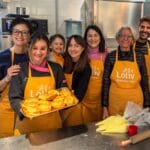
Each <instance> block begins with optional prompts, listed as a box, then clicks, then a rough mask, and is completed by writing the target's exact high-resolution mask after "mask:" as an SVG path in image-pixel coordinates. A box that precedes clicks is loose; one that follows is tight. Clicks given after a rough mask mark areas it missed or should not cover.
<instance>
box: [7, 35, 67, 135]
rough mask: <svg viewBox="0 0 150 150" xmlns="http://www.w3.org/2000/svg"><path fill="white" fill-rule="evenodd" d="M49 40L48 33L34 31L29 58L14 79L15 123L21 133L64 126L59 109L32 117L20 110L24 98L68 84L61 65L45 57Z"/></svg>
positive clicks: (12, 92)
mask: <svg viewBox="0 0 150 150" xmlns="http://www.w3.org/2000/svg"><path fill="white" fill-rule="evenodd" d="M48 44H49V42H48V38H47V36H46V35H44V34H40V33H35V34H34V35H33V38H32V39H31V44H30V47H29V57H30V61H29V62H27V63H24V64H22V65H21V70H20V72H19V74H18V75H17V76H15V77H14V78H12V81H11V85H10V92H9V97H10V102H11V105H12V107H13V109H14V110H15V111H16V113H17V115H18V116H19V117H17V121H16V126H15V127H16V128H17V129H19V131H20V133H21V134H24V133H31V132H36V131H45V130H52V129H57V128H61V127H62V123H61V118H60V115H59V112H58V111H56V112H53V113H50V114H47V115H42V116H40V117H35V118H33V119H32V120H30V119H28V118H25V117H24V116H23V114H22V113H21V110H20V102H21V100H23V99H27V98H31V97H36V96H37V95H39V94H44V93H47V92H48V91H49V90H50V89H56V88H60V87H64V86H66V84H65V83H64V81H65V79H64V75H63V71H62V68H61V67H60V66H59V65H58V64H55V63H52V62H48V61H47V60H46V56H47V52H48V46H49V45H48Z"/></svg>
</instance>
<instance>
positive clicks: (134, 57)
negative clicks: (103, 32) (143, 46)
mask: <svg viewBox="0 0 150 150" xmlns="http://www.w3.org/2000/svg"><path fill="white" fill-rule="evenodd" d="M133 47H134V48H133V50H132V52H133V61H134V62H136V54H135V46H134V45H133ZM117 60H118V49H117V50H116V61H117Z"/></svg>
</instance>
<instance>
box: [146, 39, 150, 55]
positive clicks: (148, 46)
mask: <svg viewBox="0 0 150 150" xmlns="http://www.w3.org/2000/svg"><path fill="white" fill-rule="evenodd" d="M146 45H147V48H148V55H150V45H149V43H148V42H147V43H146Z"/></svg>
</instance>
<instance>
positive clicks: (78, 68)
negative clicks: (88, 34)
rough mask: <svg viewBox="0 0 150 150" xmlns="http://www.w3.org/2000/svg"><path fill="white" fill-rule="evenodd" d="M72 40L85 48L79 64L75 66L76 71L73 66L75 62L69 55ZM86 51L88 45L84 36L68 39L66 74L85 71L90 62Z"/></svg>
mask: <svg viewBox="0 0 150 150" xmlns="http://www.w3.org/2000/svg"><path fill="white" fill-rule="evenodd" d="M72 39H74V40H75V41H76V42H77V44H79V45H81V46H82V47H83V48H84V50H83V52H82V53H81V55H80V58H79V60H78V62H76V64H75V67H74V69H73V64H74V63H73V60H72V58H71V56H70V55H69V53H68V47H69V45H70V42H71V40H72ZM85 49H86V43H85V41H84V39H83V38H82V36H80V35H72V36H70V37H69V38H68V40H67V44H66V51H65V54H64V72H65V73H71V72H72V71H76V72H81V71H83V70H84V69H85V67H86V65H87V64H88V62H89V59H88V56H87V51H86V50H85Z"/></svg>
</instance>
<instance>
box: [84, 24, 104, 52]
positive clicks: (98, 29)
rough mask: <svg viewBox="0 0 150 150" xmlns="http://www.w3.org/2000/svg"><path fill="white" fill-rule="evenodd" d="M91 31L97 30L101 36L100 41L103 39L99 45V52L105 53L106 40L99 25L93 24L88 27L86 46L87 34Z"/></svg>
mask: <svg viewBox="0 0 150 150" xmlns="http://www.w3.org/2000/svg"><path fill="white" fill-rule="evenodd" d="M90 29H92V30H95V31H96V32H97V33H98V34H99V36H100V39H101V42H100V43H99V52H104V51H105V39H104V36H103V33H102V31H101V30H100V28H99V27H98V26H97V25H94V24H92V25H89V26H87V28H86V30H85V33H84V40H85V41H86V44H87V45H88V43H87V33H88V31H89V30H90Z"/></svg>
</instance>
